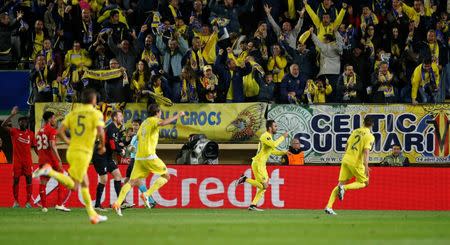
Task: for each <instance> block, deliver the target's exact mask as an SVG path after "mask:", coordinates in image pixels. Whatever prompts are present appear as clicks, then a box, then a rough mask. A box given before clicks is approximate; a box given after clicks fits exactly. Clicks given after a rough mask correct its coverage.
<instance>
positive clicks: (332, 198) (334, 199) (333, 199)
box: [327, 186, 338, 208]
mask: <svg viewBox="0 0 450 245" xmlns="http://www.w3.org/2000/svg"><path fill="white" fill-rule="evenodd" d="M337 194H338V187H337V186H336V187H334V189H333V191H332V192H331V195H330V199H328V204H327V208H332V207H333V204H334V201H336V197H337Z"/></svg>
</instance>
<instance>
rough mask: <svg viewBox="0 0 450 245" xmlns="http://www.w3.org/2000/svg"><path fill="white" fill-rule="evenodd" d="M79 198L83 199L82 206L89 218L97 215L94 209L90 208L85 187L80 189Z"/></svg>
mask: <svg viewBox="0 0 450 245" xmlns="http://www.w3.org/2000/svg"><path fill="white" fill-rule="evenodd" d="M81 196H82V197H83V201H84V205H85V207H86V211H87V214H88V215H89V217H93V216H94V215H97V213H96V212H95V210H94V208H93V207H92V201H91V194H89V189H88V188H87V187H81Z"/></svg>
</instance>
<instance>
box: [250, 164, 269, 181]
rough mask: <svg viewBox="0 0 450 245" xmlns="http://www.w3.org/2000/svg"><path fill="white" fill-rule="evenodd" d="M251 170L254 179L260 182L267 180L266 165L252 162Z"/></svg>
mask: <svg viewBox="0 0 450 245" xmlns="http://www.w3.org/2000/svg"><path fill="white" fill-rule="evenodd" d="M252 171H253V175H255V179H256V181H258V182H260V183H266V182H268V181H269V174H268V173H267V168H266V165H262V164H258V163H256V162H252Z"/></svg>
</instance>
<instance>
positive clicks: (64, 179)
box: [48, 169, 75, 189]
mask: <svg viewBox="0 0 450 245" xmlns="http://www.w3.org/2000/svg"><path fill="white" fill-rule="evenodd" d="M48 176H50V177H52V178H54V179H56V180H57V181H58V182H59V183H61V184H63V185H64V186H66V187H67V188H69V189H73V188H74V187H75V182H73V180H72V178H70V177H69V176H67V175H64V174H62V173H60V172H57V171H55V170H53V169H52V170H50V173H48Z"/></svg>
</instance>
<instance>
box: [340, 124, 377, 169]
mask: <svg viewBox="0 0 450 245" xmlns="http://www.w3.org/2000/svg"><path fill="white" fill-rule="evenodd" d="M374 141H375V137H373V134H372V133H371V132H370V129H369V128H366V127H362V128H358V129H355V130H353V132H352V134H351V135H350V138H349V139H348V141H347V148H346V150H345V154H344V157H343V158H342V163H345V164H348V165H352V166H358V165H363V161H364V159H363V158H364V150H365V149H369V150H370V149H372V145H373V142H374Z"/></svg>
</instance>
